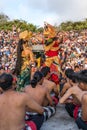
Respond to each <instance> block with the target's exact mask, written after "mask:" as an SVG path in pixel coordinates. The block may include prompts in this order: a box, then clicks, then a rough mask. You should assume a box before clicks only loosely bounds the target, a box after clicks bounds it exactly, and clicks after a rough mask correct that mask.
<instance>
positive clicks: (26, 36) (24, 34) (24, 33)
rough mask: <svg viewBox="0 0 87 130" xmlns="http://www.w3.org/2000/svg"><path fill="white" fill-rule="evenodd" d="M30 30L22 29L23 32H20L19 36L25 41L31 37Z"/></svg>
mask: <svg viewBox="0 0 87 130" xmlns="http://www.w3.org/2000/svg"><path fill="white" fill-rule="evenodd" d="M32 35H33V34H32V32H31V31H30V32H28V31H27V30H26V31H24V32H21V33H20V34H19V38H20V39H23V40H24V41H26V40H29V39H30V38H31V37H32Z"/></svg>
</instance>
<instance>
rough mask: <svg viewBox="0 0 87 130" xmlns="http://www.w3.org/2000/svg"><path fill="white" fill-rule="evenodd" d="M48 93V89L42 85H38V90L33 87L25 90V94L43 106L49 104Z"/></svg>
mask: <svg viewBox="0 0 87 130" xmlns="http://www.w3.org/2000/svg"><path fill="white" fill-rule="evenodd" d="M47 91H48V89H46V88H45V87H43V86H42V85H37V86H36V88H32V87H31V86H27V87H26V88H25V92H26V93H28V94H29V95H30V96H31V97H32V98H33V99H34V100H35V101H36V102H37V103H39V104H40V105H42V106H46V105H48V103H49V101H48V99H47Z"/></svg>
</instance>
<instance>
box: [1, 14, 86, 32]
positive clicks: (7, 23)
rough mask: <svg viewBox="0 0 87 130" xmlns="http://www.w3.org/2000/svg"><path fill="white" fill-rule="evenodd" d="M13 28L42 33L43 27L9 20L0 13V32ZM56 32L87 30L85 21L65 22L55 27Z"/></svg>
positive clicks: (22, 21) (17, 20)
mask: <svg viewBox="0 0 87 130" xmlns="http://www.w3.org/2000/svg"><path fill="white" fill-rule="evenodd" d="M13 25H14V26H15V27H16V28H20V29H21V30H29V31H32V32H43V27H38V26H36V25H33V24H32V23H27V22H26V21H24V20H21V19H20V20H19V19H15V20H12V21H11V20H10V18H9V16H7V15H5V14H4V13H0V30H2V29H3V30H12V26H13ZM55 28H56V30H57V31H58V30H65V31H70V30H82V29H87V19H85V20H84V21H77V22H72V21H67V22H63V23H61V24H60V25H59V26H57V25H55Z"/></svg>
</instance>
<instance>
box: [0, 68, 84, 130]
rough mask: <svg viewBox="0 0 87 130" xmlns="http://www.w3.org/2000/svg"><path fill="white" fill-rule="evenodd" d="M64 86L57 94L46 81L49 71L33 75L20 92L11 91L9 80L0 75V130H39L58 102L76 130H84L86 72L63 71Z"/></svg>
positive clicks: (48, 69) (52, 83) (4, 74)
mask: <svg viewBox="0 0 87 130" xmlns="http://www.w3.org/2000/svg"><path fill="white" fill-rule="evenodd" d="M65 78H66V82H65V84H64V86H63V88H62V89H61V88H60V89H61V92H59V91H58V88H57V84H55V83H54V82H53V81H51V80H50V68H49V67H47V66H46V67H43V68H42V69H41V70H39V71H36V72H35V73H34V75H33V77H32V79H31V81H30V85H27V86H26V87H25V88H24V90H23V92H18V91H16V90H15V86H14V85H13V76H12V75H11V74H9V73H2V74H1V75H0V92H1V94H0V130H40V128H41V126H42V124H43V122H44V121H46V120H47V119H48V118H49V117H51V116H52V115H54V114H55V112H56V105H57V103H58V98H60V99H59V102H60V103H61V104H63V103H64V104H65V109H66V110H67V112H68V113H69V115H70V116H71V117H74V119H75V122H76V124H77V125H78V127H79V128H82V129H83V130H87V110H86V105H87V100H86V98H87V70H82V71H79V72H74V71H73V70H72V69H67V70H65Z"/></svg>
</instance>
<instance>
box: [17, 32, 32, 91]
mask: <svg viewBox="0 0 87 130" xmlns="http://www.w3.org/2000/svg"><path fill="white" fill-rule="evenodd" d="M31 36H32V33H31V32H28V31H24V32H22V33H20V34H19V38H20V39H21V40H20V42H19V44H18V52H17V53H18V54H17V55H18V57H17V62H18V63H17V64H16V66H17V65H18V66H20V68H19V69H20V72H19V74H17V75H18V81H17V84H18V87H17V91H22V90H23V88H24V87H25V86H26V85H28V84H29V83H30V77H31V70H30V63H32V62H34V58H33V57H34V56H33V53H32V50H31V49H30V48H29V46H28V44H27V43H28V41H29V39H30V38H31ZM19 46H20V47H19ZM19 56H20V57H19ZM19 60H20V63H19Z"/></svg>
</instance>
